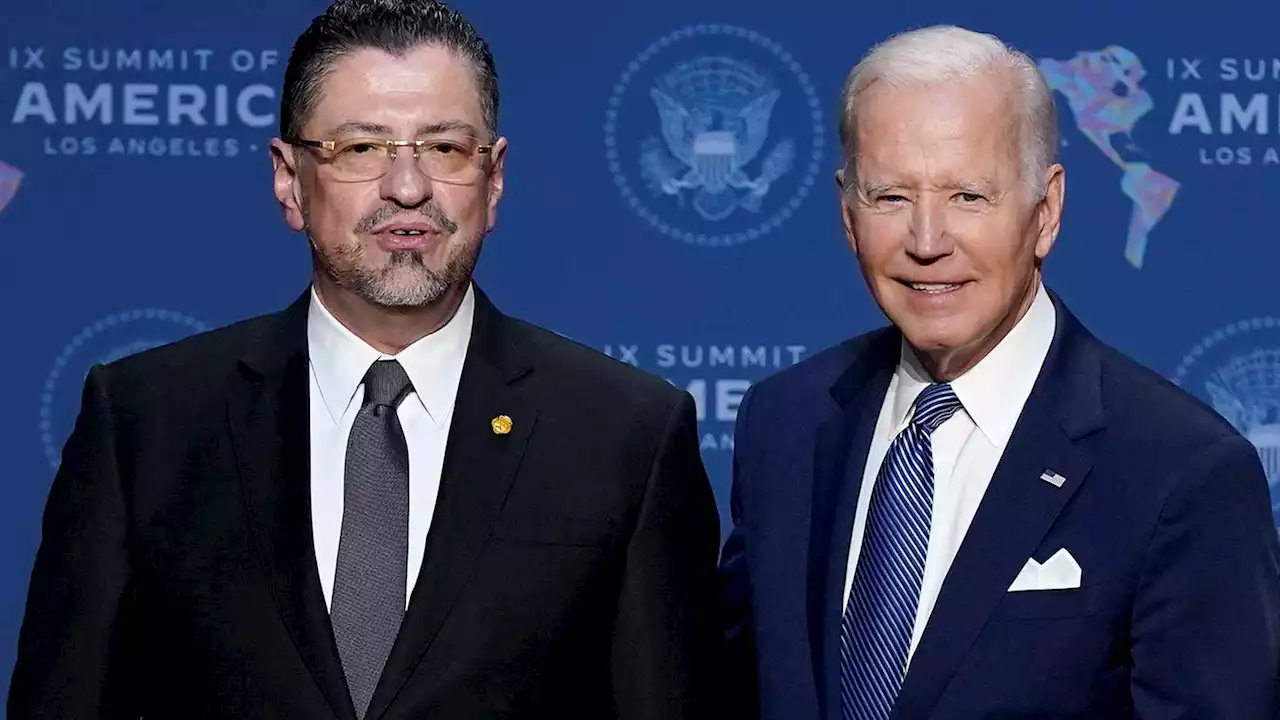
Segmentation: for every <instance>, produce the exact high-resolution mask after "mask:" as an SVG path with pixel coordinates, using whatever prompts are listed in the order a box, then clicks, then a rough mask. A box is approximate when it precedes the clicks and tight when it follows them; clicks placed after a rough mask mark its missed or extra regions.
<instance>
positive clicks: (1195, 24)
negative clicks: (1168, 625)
mask: <svg viewBox="0 0 1280 720" xmlns="http://www.w3.org/2000/svg"><path fill="white" fill-rule="evenodd" d="M5 5H6V7H5V8H4V9H0V248H2V249H3V252H4V253H5V257H6V258H7V260H6V261H5V263H4V267H3V277H4V282H3V283H2V284H0V293H3V305H0V307H3V308H4V309H5V310H6V311H7V312H6V313H5V325H6V327H5V328H4V331H3V334H4V336H5V337H8V338H9V340H8V341H7V342H6V343H5V347H8V348H9V349H8V350H7V351H4V352H3V353H0V363H2V365H0V370H2V371H3V375H2V376H3V377H4V378H6V384H5V396H6V400H7V402H6V406H5V410H4V412H2V413H0V429H3V432H2V433H0V442H3V443H4V444H3V451H4V455H3V457H4V459H5V463H6V466H5V468H6V471H7V472H6V474H5V479H6V487H5V496H4V497H5V502H3V503H2V504H0V548H3V549H2V550H0V677H3V679H4V680H3V682H4V683H5V687H7V684H8V679H9V674H10V670H11V667H12V663H13V655H14V650H15V645H16V637H17V631H18V626H19V622H20V619H21V613H22V605H23V602H24V597H25V592H26V584H27V578H28V573H29V572H30V566H31V561H32V558H33V554H34V552H35V548H36V544H37V542H38V539H39V522H40V514H41V510H42V507H43V503H44V500H45V496H46V493H47V491H48V486H49V483H50V480H51V479H52V477H53V474H54V471H55V469H56V466H57V462H58V457H59V453H60V451H61V446H62V443H63V442H64V441H65V438H66V435H67V433H68V432H69V429H70V426H71V423H72V420H73V419H74V416H75V413H76V412H77V409H78V403H79V391H80V387H81V382H82V381H83V378H84V374H85V372H86V370H87V368H88V367H89V365H90V364H91V363H93V362H101V361H106V360H109V359H114V358H116V357H119V356H122V355H125V354H128V353H131V352H135V351H138V350H140V349H143V348H146V347H150V346H153V345H156V344H160V343H163V342H168V341H171V340H175V339H177V338H180V337H182V336H184V335H187V334H190V333H192V332H195V331H198V330H200V329H203V328H210V327H214V326H218V325H223V324H226V323H229V322H232V321H235V320H239V319H241V318H245V317H248V316H251V315H256V314H260V313H264V312H270V311H273V310H276V309H278V308H280V307H282V306H283V305H284V304H286V303H287V302H288V301H289V300H291V299H293V298H294V297H296V295H297V293H298V292H299V291H300V290H301V288H302V287H303V284H304V283H305V282H306V280H307V275H308V271H309V264H308V262H309V261H308V256H307V253H306V246H305V241H304V239H303V238H302V237H300V236H297V235H293V234H291V233H290V232H289V231H288V230H287V229H286V228H285V227H284V224H283V222H282V220H281V218H280V214H279V210H278V208H277V206H276V204H275V201H274V199H273V197H272V194H271V189H270V162H269V157H268V153H267V150H266V142H267V140H268V139H269V138H270V137H271V136H272V135H273V133H274V128H275V126H276V109H277V105H278V89H279V85H280V80H281V75H282V71H283V66H284V62H285V60H286V59H287V57H288V53H289V50H290V47H291V43H292V40H293V38H294V37H295V36H296V35H297V33H298V32H300V31H301V30H302V28H303V27H305V25H306V23H307V21H308V20H309V19H310V18H311V17H312V16H313V15H314V14H316V13H318V12H319V11H321V10H322V9H323V6H324V5H325V2H324V0H289V1H285V0H271V1H270V2H268V1H267V0H222V1H221V2H217V3H189V2H180V1H178V0H169V1H162V0H111V1H90V0H77V1H72V0H44V1H43V2H40V3H21V4H19V3H17V2H13V3H6V4H5ZM458 7H459V8H460V9H462V10H463V11H464V12H465V13H466V14H467V15H468V16H469V17H471V18H472V20H473V21H474V22H475V23H476V24H477V26H478V27H479V28H480V30H481V32H482V33H483V34H484V35H485V36H486V37H487V38H488V39H489V41H490V43H491V44H492V46H493V50H494V53H495V55H496V58H497V63H498V71H499V74H500V78H501V89H502V106H501V119H500V130H501V131H502V133H503V134H505V135H507V136H508V138H509V139H510V143H511V149H510V153H509V155H508V161H509V162H508V179H507V192H506V197H505V198H504V200H503V203H502V207H501V211H500V217H499V223H498V229H497V231H496V232H495V233H494V234H493V235H492V236H491V239H490V242H489V244H488V247H487V249H486V252H485V255H484V258H483V259H482V261H481V269H480V272H479V279H480V281H481V283H482V284H483V285H484V287H485V288H486V290H487V291H488V292H489V293H490V294H491V296H493V298H494V299H495V301H496V302H497V303H498V304H499V307H501V308H502V309H503V310H505V311H507V312H509V313H512V314H516V315H519V316H522V317H524V318H527V319H529V320H532V321H534V322H537V323H540V324H543V325H545V326H548V327H551V328H552V329H555V330H557V331H559V332H561V333H563V334H565V335H568V336H570V337H573V338H576V339H578V340H581V341H582V342H585V343H588V344H590V345H593V346H595V347H597V348H599V349H600V350H602V351H604V352H608V353H610V354H612V355H614V356H616V357H619V358H621V359H624V360H626V361H627V362H632V363H635V364H637V365H639V366H640V367H643V368H645V369H647V370H650V371H652V372H654V373H656V374H659V375H661V376H663V377H666V378H667V379H669V380H670V381H671V382H673V383H676V384H678V385H680V386H682V387H688V388H689V389H690V391H691V392H693V393H694V395H695V397H696V398H697V399H698V402H699V407H700V410H701V415H702V417H701V428H702V433H703V454H704V457H705V460H706V463H707V466H708V469H709V471H710V472H711V475H712V478H713V482H714V484H715V488H716V491H717V494H718V496H719V498H720V501H721V506H722V508H723V507H724V506H725V504H726V503H727V499H728V486H729V460H730V457H731V452H732V428H733V420H734V416H735V412H736V408H737V403H738V400H739V399H740V398H741V396H742V393H743V392H744V391H745V389H746V388H747V387H748V386H749V384H750V383H751V382H752V381H753V380H755V379H757V378H759V377H761V376H763V375H765V374H768V373H771V372H774V371H776V370H778V369H780V368H782V367H785V366H787V365H789V364H791V363H794V362H796V361H797V360H799V359H802V358H804V357H806V356H808V355H810V354H812V353H813V352H814V351H815V350H817V349H819V348H822V347H825V346H827V345H830V344H832V343H835V342H837V341H839V340H840V339H843V338H845V337H847V336H849V335H852V334H854V333H858V332H861V331H864V330H867V329H869V328H871V327H873V326H876V325H878V324H880V323H882V322H883V317H882V316H881V315H880V313H879V312H878V310H877V309H876V308H875V306H874V305H873V304H872V303H871V301H870V298H869V296H868V295H867V293H866V291H865V289H864V286H863V284H862V280H861V278H860V277H859V275H858V273H857V269H856V265H855V263H854V260H853V257H852V255H851V254H850V252H849V251H848V249H847V247H846V245H845V243H844V238H843V234H842V232H841V229H840V224H839V212H838V206H837V195H836V189H835V185H834V181H833V176H832V173H833V172H834V171H835V169H836V168H837V167H838V164H839V151H838V148H837V146H836V140H835V131H834V128H835V121H836V113H835V110H836V99H837V95H838V93H839V88H840V84H841V82H842V80H843V78H844V76H845V73H846V72H847V71H848V70H849V68H850V66H851V65H852V64H853V63H854V62H856V60H857V59H858V57H859V56H860V55H861V54H862V53H863V52H865V51H866V49H867V48H868V47H869V46H870V45H871V44H872V43H874V42H875V41H877V40H879V39H881V38H883V37H884V36H886V35H887V34H889V33H892V32H894V31H898V30H902V29H907V28H910V27H914V26H920V25H926V24H933V23H938V22H952V23H959V24H963V25H967V26H969V27H972V28H975V29H980V30H985V31H989V32H994V33H996V34H998V35H1000V36H1001V37H1003V38H1004V39H1006V40H1008V41H1010V42H1012V43H1013V44H1015V45H1016V46H1018V47H1020V48H1021V49H1023V50H1025V51H1027V52H1029V53H1031V54H1032V55H1034V56H1035V57H1036V58H1038V59H1041V64H1042V67H1043V68H1044V70H1045V73H1046V75H1047V77H1048V78H1049V80H1050V82H1051V83H1052V84H1053V86H1054V88H1055V90H1057V92H1058V95H1057V97H1058V100H1059V101H1060V114H1061V118H1062V128H1063V150H1062V152H1063V160H1064V163H1065V165H1066V167H1067V203H1066V217H1065V220H1064V226H1063V232H1062V235H1061V236H1060V238H1059V242H1058V245H1057V247H1056V249H1055V251H1054V253H1053V255H1052V256H1051V258H1050V262H1049V265H1048V278H1049V282H1050V284H1051V285H1052V286H1053V287H1054V288H1056V289H1057V290H1058V291H1059V292H1060V293H1061V294H1062V296H1063V297H1064V299H1065V300H1066V301H1067V302H1068V303H1069V304H1070V306H1071V307H1072V309H1073V310H1074V311H1075V312H1076V313H1077V315H1079V316H1080V317H1081V319H1082V320H1083V321H1084V322H1085V323H1086V324H1087V325H1088V326H1089V327H1090V328H1091V329H1092V330H1093V331H1094V332H1096V333H1097V334H1098V335H1100V336H1101V337H1102V338H1103V339H1104V340H1106V341H1109V342H1111V343H1113V344H1115V345H1117V346H1118V347H1120V348H1121V349H1122V350H1124V351H1126V352H1128V353H1130V354H1131V355H1133V356H1134V357H1135V358H1137V359H1138V360H1139V361H1141V362H1143V363H1144V364H1146V365H1148V366H1150V367H1151V368H1153V369H1155V370H1156V371H1158V372H1160V373H1161V374H1163V375H1165V376H1167V377H1168V378H1169V379H1170V380H1171V381H1173V382H1176V383H1179V384H1181V385H1183V386H1184V387H1186V388H1187V389H1188V390H1190V391H1191V392H1193V393H1195V394H1196V395H1198V396H1199V397H1201V398H1203V399H1204V400H1206V401H1207V402H1211V403H1213V404H1214V406H1215V407H1217V408H1218V409H1219V411H1220V412H1222V413H1223V414H1224V415H1226V416H1227V417H1228V418H1230V419H1231V420H1232V421H1233V422H1235V423H1236V424H1237V426H1238V427H1239V428H1240V429H1241V430H1242V431H1243V432H1245V433H1246V434H1248V435H1249V437H1250V438H1251V439H1252V440H1253V441H1254V443H1255V445H1257V447H1258V449H1259V452H1260V453H1261V454H1262V455H1263V457H1264V459H1265V460H1266V463H1267V468H1268V472H1269V477H1270V478H1271V479H1272V483H1273V490H1275V483H1276V482H1277V481H1280V459H1278V458H1280V294H1278V293H1277V289H1276V287H1277V286H1276V282H1275V280H1274V278H1275V268H1276V267H1277V265H1278V264H1280V244H1278V243H1277V242H1276V241H1275V240H1274V237H1273V239H1268V236H1269V235H1272V233H1273V232H1274V230H1273V228H1272V224H1273V217H1274V209H1275V207H1276V203H1277V202H1278V198H1280V179H1277V174H1278V173H1280V154H1278V151H1280V142H1277V135H1278V134H1280V106H1277V103H1280V47H1278V46H1276V44H1275V43H1274V40H1273V32H1272V28H1273V27H1274V26H1275V24H1276V23H1277V21H1280V7H1277V6H1275V5H1274V4H1273V3H1270V2H1264V1H1263V0H1257V2H1252V3H1248V2H1239V1H1228V0H1218V2H1215V3H1213V6H1212V9H1209V8H1207V7H1204V6H1192V5H1186V6H1185V9H1183V8H1180V7H1179V6H1177V5H1176V4H1170V3H1167V2H1163V1H1162V0H1130V1H1129V2H1125V3H1118V2H1114V1H1112V0H1106V1H1090V2H1084V1H1081V0H1077V1H1076V2H1072V3H1062V4H1060V5H1059V6H1058V7H1054V6H1051V5H1043V6H1041V5H1039V4H1036V3H1028V2H971V3H967V4H965V5H964V7H962V8H955V7H953V4H952V3H944V2H941V1H940V0H931V1H929V2H923V1H904V2H899V3H856V2H846V3H832V2H828V1H826V0H792V1H791V2H788V3H786V4H785V5H780V4H779V3H776V2H768V1H767V0H745V1H744V0H692V1H691V0H650V1H649V2H644V3H630V2H619V3H605V2H595V1H594V0H578V1H577V2H572V1H568V0H561V1H559V2H555V1H549V2H539V3H521V2H492V1H491V0H490V1H486V0H459V2H458ZM1059 8H1061V9H1059ZM1193 10H1194V11H1193ZM712 105H718V106H721V107H730V108H740V109H741V110H742V115H743V119H744V122H743V123H742V124H740V125H738V126H736V127H729V128H727V129H726V130H725V131H724V132H722V133H719V134H716V133H708V134H706V135H704V136H700V137H698V138H673V137H668V136H667V135H665V134H664V133H663V117H664V113H671V112H678V111H680V110H681V109H684V110H687V111H689V112H697V111H699V110H700V109H703V108H706V107H710V106H712ZM753 117H754V118H761V119H764V118H767V124H764V125H761V124H759V123H756V124H752V123H750V122H747V121H748V120H749V119H750V118H753ZM752 150H754V155H752V154H751V152H750V151H752ZM748 155H750V157H749V158H748V157H746V156H748ZM694 163H701V164H702V165H703V167H710V166H713V165H714V166H717V167H719V168H720V170H721V171H722V173H723V175H724V177H726V178H727V179H728V182H729V186H730V188H731V192H730V193H713V192H710V191H709V189H708V188H705V187H697V186H693V184H692V183H690V182H687V181H686V177H685V176H686V173H687V172H688V169H689V168H690V167H691V166H692V164H694ZM1273 497H1277V498H1280V492H1277V493H1274V494H1273ZM1273 511H1274V512H1276V513H1277V517H1278V518H1280V506H1276V505H1273ZM725 529H726V531H727V529H728V524H727V516H726V520H725Z"/></svg>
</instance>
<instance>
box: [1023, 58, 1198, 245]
mask: <svg viewBox="0 0 1280 720" xmlns="http://www.w3.org/2000/svg"><path fill="white" fill-rule="evenodd" d="M1040 71H1041V72H1043V73H1044V75H1045V79H1046V80H1047V81H1048V82H1049V87H1051V88H1052V89H1053V90H1055V91H1057V92H1059V93H1062V95H1063V97H1065V98H1066V99H1067V104H1068V105H1069V106H1070V108H1071V113H1072V114H1073V115H1074V116H1075V122H1076V127H1078V128H1079V129H1080V132H1081V134H1083V135H1084V136H1085V137H1087V138H1089V141H1090V142H1092V143H1093V144H1094V145H1096V146H1097V147H1098V149H1099V150H1101V151H1102V153H1103V154H1104V155H1106V156H1107V158H1109V159H1110V160H1111V162H1113V163H1115V164H1116V166H1117V167H1119V168H1120V169H1121V170H1122V171H1123V173H1124V174H1123V175H1122V176H1121V178H1120V189H1121V191H1122V192H1124V194H1125V195H1127V196H1128V197H1129V198H1130V199H1131V200H1133V213H1132V215H1131V216H1130V218H1129V234H1128V239H1127V241H1126V242H1125V248H1124V256H1125V259H1126V260H1128V261H1129V264H1130V265H1132V266H1133V267H1135V268H1141V267H1142V261H1143V258H1144V256H1145V255H1146V252H1147V236H1148V235H1149V234H1150V233H1151V230H1152V228H1154V227H1155V225H1156V223H1158V222H1160V219H1161V218H1163V217H1164V215H1165V213H1167V212H1168V211H1169V207H1170V206H1172V205H1173V198H1174V196H1175V195H1176V194H1177V192H1178V187H1179V183H1178V181H1176V180H1174V179H1173V178H1171V177H1169V176H1168V175H1165V174H1163V173H1160V172H1158V171H1156V170H1153V169H1152V168H1151V166H1150V165H1148V164H1147V163H1145V162H1141V161H1132V160H1126V159H1125V158H1123V157H1121V156H1120V153H1119V152H1117V151H1116V149H1115V148H1114V147H1113V146H1112V144H1111V138H1112V136H1114V135H1117V134H1123V135H1125V136H1130V135H1131V133H1132V132H1133V128H1134V126H1135V125H1137V123H1138V120H1139V119H1141V118H1142V116H1143V115H1146V114H1147V113H1148V112H1150V111H1151V108H1152V107H1153V103H1152V101H1151V96H1150V95H1148V94H1147V92H1146V91H1145V90H1143V89H1142V88H1141V86H1140V82H1141V80H1142V78H1143V77H1144V76H1145V75H1146V70H1144V69H1143V67H1142V61H1141V60H1139V59H1138V56H1137V55H1134V54H1133V53H1132V52H1130V51H1128V50H1126V49H1124V48H1122V47H1120V46H1118V45H1111V46H1109V47H1107V48H1105V49H1103V50H1097V51H1093V50H1090V51H1083V52H1080V53H1077V54H1076V56H1075V57H1073V58H1071V59H1070V60H1052V59H1047V60H1041V61H1040Z"/></svg>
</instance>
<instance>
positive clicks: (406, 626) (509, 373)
mask: <svg viewBox="0 0 1280 720" xmlns="http://www.w3.org/2000/svg"><path fill="white" fill-rule="evenodd" d="M508 322H510V321H508V320H506V319H504V318H503V317H502V316H501V315H500V314H499V313H498V311H497V309H495V308H494V307H493V305H492V304H491V303H490V302H489V300H488V298H487V297H485V295H484V294H483V293H481V292H480V291H479V289H478V288H477V289H476V309H475V321H474V327H473V330H472V337H471V342H470V346H469V348H468V351H467V359H466V362H465V364H464V365H463V370H462V379H461V382H460V383H459V386H458V398H457V402H456V404H455V409H454V414H453V420H452V423H451V425H450V429H449V440H448V443H447V446H446V449H445V458H444V468H443V471H442V474H441V483H440V494H439V497H438V498H437V501H436V509H435V513H434V514H433V516H432V522H431V530H430V531H429V532H428V535H427V546H426V550H425V553H424V555H423V560H422V568H421V571H420V572H419V574H418V580H417V583H416V584H415V585H414V589H413V594H412V596H411V597H410V602H409V609H408V612H407V613H406V614H405V618H404V622H403V623H402V624H401V630H400V635H399V636H398V637H397V638H396V642H395V645H394V646H393V647H392V649H391V656H390V657H389V658H388V660H387V665H386V668H385V670H384V671H383V674H382V678H381V680H380V681H379V683H378V687H377V689H376V690H375V691H374V694H373V699H372V700H371V701H370V704H369V712H368V714H367V715H366V717H367V718H368V720H377V718H378V717H380V716H381V715H382V714H383V713H385V712H386V711H387V709H388V708H389V706H390V704H391V702H392V701H393V700H394V699H395V697H396V695H397V694H398V693H399V692H400V690H401V688H403V687H404V684H405V682H407V681H408V679H409V677H410V676H411V675H412V673H413V671H414V669H415V668H416V667H417V665H418V663H419V661H420V660H421V658H422V656H423V654H424V653H425V652H426V651H427V650H428V648H430V646H431V643H432V641H433V640H434V639H435V637H436V634H437V633H438V632H439V631H440V628H441V626H442V625H443V624H444V621H445V618H446V617H447V616H448V615H449V612H450V610H452V608H453V606H454V604H455V603H456V601H457V599H458V596H459V594H460V593H461V592H462V588H463V586H464V585H465V584H466V582H467V580H468V578H469V577H470V576H471V572H472V569H473V568H474V567H475V564H476V561H477V560H478V559H479V557H480V553H481V551H482V550H483V549H484V546H485V543H486V542H487V541H488V538H489V534H490V532H491V531H492V529H493V526H494V524H495V522H496V521H497V519H498V515H499V513H500V512H501V510H502V506H503V504H504V502H505V500H506V497H507V492H508V490H509V489H510V488H511V484H512V481H513V480H514V478H515V474H516V469H517V467H518V466H519V464H520V460H521V458H522V457H523V454H524V448H525V445H526V443H527V441H528V439H529V435H530V433H531V432H532V430H533V426H534V423H535V421H536V419H537V411H536V408H534V407H533V405H532V404H531V403H530V402H529V401H528V400H527V399H526V398H524V397H522V395H521V394H520V392H519V391H518V390H517V389H516V388H515V387H514V386H513V384H514V383H515V381H516V380H518V379H520V378H521V377H523V376H524V375H526V374H527V373H528V372H529V370H530V366H529V365H528V363H527V362H524V361H523V358H521V357H520V349H519V347H518V346H517V345H516V344H515V343H514V342H513V340H512V338H510V337H509V334H508V333H507V332H505V329H504V328H505V326H506V323H508ZM502 415H506V416H507V417H508V418H510V420H511V425H510V429H509V431H508V432H506V433H505V434H499V433H498V432H495V430H494V428H493V420H494V418H497V417H499V416H502Z"/></svg>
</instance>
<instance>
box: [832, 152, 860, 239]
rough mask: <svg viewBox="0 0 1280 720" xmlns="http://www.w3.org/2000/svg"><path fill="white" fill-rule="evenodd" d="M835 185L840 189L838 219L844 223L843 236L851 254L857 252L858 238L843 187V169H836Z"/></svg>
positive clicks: (846, 190) (846, 189)
mask: <svg viewBox="0 0 1280 720" xmlns="http://www.w3.org/2000/svg"><path fill="white" fill-rule="evenodd" d="M836 187H837V188H838V189H839V191H840V221H841V222H842V223H843V224H844V236H845V237H846V238H847V239H848V240H849V247H850V248H852V249H853V254H854V255H857V254H858V238H857V235H856V232H855V229H854V228H855V225H854V216H853V208H852V207H850V206H849V190H848V188H846V187H845V177H844V169H843V168H842V169H840V170H837V171H836Z"/></svg>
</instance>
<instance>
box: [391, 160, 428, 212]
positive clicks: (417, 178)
mask: <svg viewBox="0 0 1280 720" xmlns="http://www.w3.org/2000/svg"><path fill="white" fill-rule="evenodd" d="M397 150H398V151H399V152H397V153H396V157H395V159H393V160H392V161H391V167H390V169H388V170H387V174H386V175H383V176H382V180H381V183H380V187H379V191H380V193H381V195H382V197H383V199H384V200H390V201H391V202H394V203H396V204H397V205H400V206H401V207H417V206H418V205H421V204H422V203H424V202H426V201H427V200H430V199H431V196H432V194H433V193H434V188H433V187H432V184H431V178H429V177H427V176H426V175H424V174H423V172H422V170H421V168H419V167H418V161H417V159H416V158H414V156H413V148H397Z"/></svg>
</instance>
